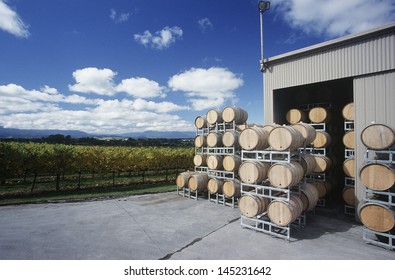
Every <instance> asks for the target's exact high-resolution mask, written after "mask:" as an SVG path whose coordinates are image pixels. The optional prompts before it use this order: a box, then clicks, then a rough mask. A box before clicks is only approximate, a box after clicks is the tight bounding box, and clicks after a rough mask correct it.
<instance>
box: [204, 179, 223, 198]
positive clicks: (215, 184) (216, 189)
mask: <svg viewBox="0 0 395 280" xmlns="http://www.w3.org/2000/svg"><path fill="white" fill-rule="evenodd" d="M223 185H224V180H222V179H219V178H210V179H209V180H208V183H207V190H208V191H209V192H210V194H217V193H218V194H221V193H222V186H223Z"/></svg>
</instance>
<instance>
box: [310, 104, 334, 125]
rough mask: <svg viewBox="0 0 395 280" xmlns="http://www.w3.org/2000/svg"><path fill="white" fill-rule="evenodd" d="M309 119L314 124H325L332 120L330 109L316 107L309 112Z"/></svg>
mask: <svg viewBox="0 0 395 280" xmlns="http://www.w3.org/2000/svg"><path fill="white" fill-rule="evenodd" d="M309 119H310V121H311V122H313V123H325V122H328V121H329V119H330V114H329V111H328V109H326V108H324V107H315V108H312V109H310V111H309Z"/></svg>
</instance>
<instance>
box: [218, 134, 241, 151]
mask: <svg viewBox="0 0 395 280" xmlns="http://www.w3.org/2000/svg"><path fill="white" fill-rule="evenodd" d="M239 135H240V132H238V131H237V130H230V131H226V132H225V133H224V134H223V135H222V144H223V145H224V146H225V147H235V148H239V147H240V145H239Z"/></svg>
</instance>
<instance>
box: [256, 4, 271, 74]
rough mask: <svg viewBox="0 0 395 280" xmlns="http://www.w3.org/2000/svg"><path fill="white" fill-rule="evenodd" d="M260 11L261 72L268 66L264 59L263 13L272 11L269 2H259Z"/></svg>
mask: <svg viewBox="0 0 395 280" xmlns="http://www.w3.org/2000/svg"><path fill="white" fill-rule="evenodd" d="M258 9H259V15H260V27H261V61H260V64H261V72H265V71H266V68H267V67H266V64H265V61H264V58H263V13H264V12H265V11H267V10H269V9H270V2H269V1H259V2H258Z"/></svg>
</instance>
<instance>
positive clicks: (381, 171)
mask: <svg viewBox="0 0 395 280" xmlns="http://www.w3.org/2000/svg"><path fill="white" fill-rule="evenodd" d="M359 176H360V178H361V181H362V183H363V184H364V185H365V186H366V187H367V188H369V189H371V190H375V191H385V190H388V189H390V188H391V187H392V186H393V185H394V184H395V171H394V169H393V168H391V167H389V166H387V165H385V164H380V163H369V164H366V165H364V166H363V167H362V168H361V170H360V172H359Z"/></svg>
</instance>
